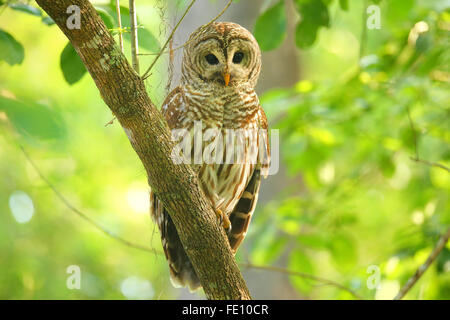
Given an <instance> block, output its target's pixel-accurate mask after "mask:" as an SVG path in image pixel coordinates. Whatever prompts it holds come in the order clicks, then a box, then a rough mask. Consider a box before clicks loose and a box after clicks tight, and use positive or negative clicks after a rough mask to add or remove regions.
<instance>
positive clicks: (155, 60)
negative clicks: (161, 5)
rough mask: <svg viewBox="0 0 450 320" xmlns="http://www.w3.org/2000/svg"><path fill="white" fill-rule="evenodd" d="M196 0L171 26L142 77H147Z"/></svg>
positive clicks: (193, 1) (193, 0)
mask: <svg viewBox="0 0 450 320" xmlns="http://www.w3.org/2000/svg"><path fill="white" fill-rule="evenodd" d="M195 1H196V0H192V2H191V3H190V4H189V6H188V7H187V8H186V10H185V11H184V13H183V15H182V16H181V18H180V20H178V22H177V24H176V25H175V27H174V28H173V30H172V32H171V33H170V36H169V38H167V41H166V43H164V45H163V47H162V48H161V50H160V51H159V53H158V55H157V56H156V58H155V59H154V60H153V62H152V64H151V65H150V67H148V69H147V71H145V73H144V74H143V75H142V79H144V80H145V79H147V78H148V74H149V72H150V71H151V70H152V68H153V66H154V65H155V64H156V62H157V61H158V59H159V57H161V55H162V53H163V52H164V50H166V48H167V45H168V44H169V43H170V40H172V38H173V35H174V34H175V31H177V29H178V27H179V26H180V24H181V21H183V19H184V17H186V15H187V13H188V12H189V10H190V9H191V8H192V6H193V5H194V3H195Z"/></svg>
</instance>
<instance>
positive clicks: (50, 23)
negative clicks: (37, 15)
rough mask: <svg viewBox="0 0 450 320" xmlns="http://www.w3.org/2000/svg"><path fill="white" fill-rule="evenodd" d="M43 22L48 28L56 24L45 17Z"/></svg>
mask: <svg viewBox="0 0 450 320" xmlns="http://www.w3.org/2000/svg"><path fill="white" fill-rule="evenodd" d="M41 21H42V23H44V24H46V25H48V26H52V25H54V24H55V21H53V19H52V18H50V17H43V18H42V20H41Z"/></svg>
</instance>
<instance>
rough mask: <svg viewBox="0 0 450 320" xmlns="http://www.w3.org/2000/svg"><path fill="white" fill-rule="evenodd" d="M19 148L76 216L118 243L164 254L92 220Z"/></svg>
mask: <svg viewBox="0 0 450 320" xmlns="http://www.w3.org/2000/svg"><path fill="white" fill-rule="evenodd" d="M20 150H21V151H22V153H23V155H24V156H25V158H26V159H27V161H28V162H29V163H30V165H31V166H32V167H33V169H34V170H35V171H36V172H37V174H38V175H39V177H40V178H41V179H42V180H44V182H45V183H46V184H47V186H48V187H49V188H50V189H51V190H52V191H53V193H54V194H55V195H56V197H57V198H58V199H59V200H60V201H61V202H62V203H63V204H64V205H65V206H66V207H67V208H68V209H69V210H70V211H72V212H73V213H75V214H76V215H77V216H79V217H80V218H81V219H83V220H84V221H86V222H88V223H89V224H91V225H92V226H94V228H96V229H98V230H100V231H101V232H103V233H104V234H106V235H107V236H108V237H110V238H112V239H114V240H117V241H119V242H120V243H122V244H124V245H126V246H127V247H130V248H135V249H139V250H143V251H147V252H150V253H154V254H164V253H163V252H162V251H160V250H156V249H153V248H148V247H145V246H142V245H140V244H137V243H132V242H130V241H128V240H126V239H124V238H121V237H119V236H117V235H115V234H113V233H111V231H109V230H108V229H105V228H103V227H102V226H101V225H100V224H98V223H97V222H95V221H94V220H92V219H91V218H90V217H89V216H88V215H87V214H85V213H84V212H82V211H81V210H79V209H77V208H76V207H75V206H74V205H72V204H71V203H70V201H69V200H67V199H66V197H64V196H63V195H62V193H61V192H59V190H58V189H57V188H56V187H55V186H54V185H53V184H52V183H51V182H50V180H48V179H47V177H46V176H44V174H43V173H42V172H41V170H39V168H38V166H37V165H36V164H35V163H34V161H33V160H32V159H31V157H30V156H29V155H28V153H27V152H26V151H25V149H24V148H23V147H22V146H20Z"/></svg>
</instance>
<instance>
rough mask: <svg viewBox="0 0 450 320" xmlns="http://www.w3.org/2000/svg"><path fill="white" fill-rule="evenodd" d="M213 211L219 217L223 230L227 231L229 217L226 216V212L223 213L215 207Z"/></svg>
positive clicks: (229, 224) (229, 226) (229, 227)
mask: <svg viewBox="0 0 450 320" xmlns="http://www.w3.org/2000/svg"><path fill="white" fill-rule="evenodd" d="M215 211H216V215H217V218H218V219H219V221H220V223H221V224H222V226H223V228H224V229H225V231H228V230H229V229H231V222H230V219H229V218H228V216H227V215H226V214H224V213H223V211H222V210H220V209H216V210H215Z"/></svg>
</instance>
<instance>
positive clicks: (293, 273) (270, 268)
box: [239, 262, 364, 300]
mask: <svg viewBox="0 0 450 320" xmlns="http://www.w3.org/2000/svg"><path fill="white" fill-rule="evenodd" d="M239 264H240V265H241V266H242V267H244V268H249V269H259V270H266V271H273V272H279V273H284V274H288V275H291V276H297V277H301V278H305V279H310V280H314V281H317V282H320V283H322V284H324V285H330V286H334V287H336V288H339V289H341V290H344V291H347V292H348V293H350V294H352V295H353V296H354V297H355V298H356V299H358V300H364V298H363V297H361V296H360V295H359V294H357V293H356V292H355V291H353V290H352V289H350V288H347V287H346V286H343V285H342V284H340V283H337V282H335V281H333V280H328V279H324V278H321V277H316V276H314V275H312V274H307V273H303V272H298V271H293V270H288V269H285V268H280V267H273V266H260V265H255V264H252V263H245V262H241V263H239Z"/></svg>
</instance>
